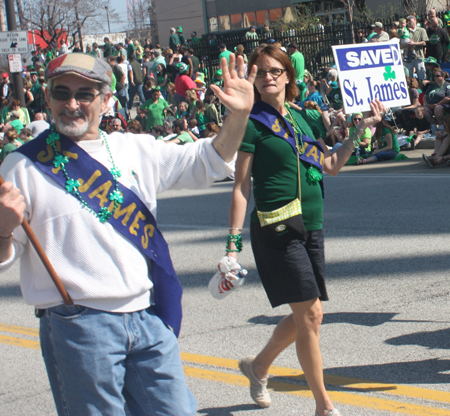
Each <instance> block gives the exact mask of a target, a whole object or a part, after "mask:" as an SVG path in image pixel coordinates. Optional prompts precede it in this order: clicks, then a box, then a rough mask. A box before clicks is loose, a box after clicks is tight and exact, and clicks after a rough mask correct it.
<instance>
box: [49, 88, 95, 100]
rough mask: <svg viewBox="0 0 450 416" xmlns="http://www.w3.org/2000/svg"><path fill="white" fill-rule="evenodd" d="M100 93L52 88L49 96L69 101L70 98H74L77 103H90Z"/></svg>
mask: <svg viewBox="0 0 450 416" xmlns="http://www.w3.org/2000/svg"><path fill="white" fill-rule="evenodd" d="M99 95H100V93H97V94H95V93H93V92H90V91H78V92H76V93H73V92H71V91H66V90H52V92H51V96H52V98H53V99H54V100H56V101H69V100H70V99H71V98H75V101H77V102H79V103H92V101H94V100H95V99H96V98H97V97H98V96H99Z"/></svg>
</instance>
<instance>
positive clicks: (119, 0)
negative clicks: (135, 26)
mask: <svg viewBox="0 0 450 416" xmlns="http://www.w3.org/2000/svg"><path fill="white" fill-rule="evenodd" d="M110 8H111V9H115V10H116V13H118V14H119V18H120V21H121V22H122V23H120V24H113V23H112V22H111V32H113V33H114V32H122V31H124V30H126V27H127V0H110ZM105 13H106V12H105Z"/></svg>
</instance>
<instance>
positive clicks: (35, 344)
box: [0, 335, 41, 350]
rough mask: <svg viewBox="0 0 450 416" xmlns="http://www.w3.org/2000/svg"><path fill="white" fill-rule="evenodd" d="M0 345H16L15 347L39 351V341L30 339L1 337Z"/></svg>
mask: <svg viewBox="0 0 450 416" xmlns="http://www.w3.org/2000/svg"><path fill="white" fill-rule="evenodd" d="M0 344H8V345H14V346H15V347H24V348H31V349H33V350H39V349H41V347H40V346H39V341H30V340H28V339H22V338H14V337H5V336H4V335H0Z"/></svg>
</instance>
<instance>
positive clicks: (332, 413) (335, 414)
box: [314, 408, 341, 416]
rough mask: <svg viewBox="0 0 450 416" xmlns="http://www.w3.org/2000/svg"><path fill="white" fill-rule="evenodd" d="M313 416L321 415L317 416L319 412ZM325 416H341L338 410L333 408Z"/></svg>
mask: <svg viewBox="0 0 450 416" xmlns="http://www.w3.org/2000/svg"><path fill="white" fill-rule="evenodd" d="M314 416H321V415H320V414H319V412H317V411H316V414H315V415H314ZM325 416H341V414H340V413H339V410H337V409H336V408H334V409H333V410H328V412H327V413H326V414H325Z"/></svg>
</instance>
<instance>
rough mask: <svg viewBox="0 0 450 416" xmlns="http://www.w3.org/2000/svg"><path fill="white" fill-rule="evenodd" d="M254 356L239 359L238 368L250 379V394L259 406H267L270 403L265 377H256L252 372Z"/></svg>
mask: <svg viewBox="0 0 450 416" xmlns="http://www.w3.org/2000/svg"><path fill="white" fill-rule="evenodd" d="M254 360H255V357H254V356H249V357H245V358H242V359H241V360H239V369H240V370H241V372H242V374H244V376H245V377H247V378H248V379H249V380H250V396H252V399H253V400H254V401H255V403H257V404H258V405H259V406H261V407H269V406H270V405H271V403H272V400H270V396H269V392H268V391H267V377H265V378H258V377H256V376H255V373H254V372H253V367H252V365H253V361H254Z"/></svg>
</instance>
